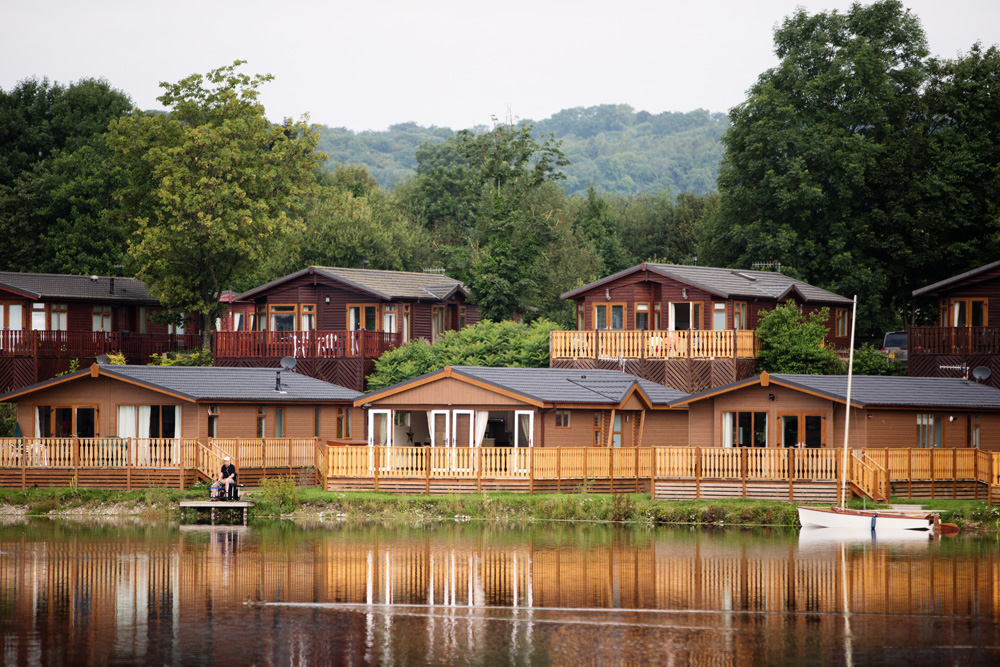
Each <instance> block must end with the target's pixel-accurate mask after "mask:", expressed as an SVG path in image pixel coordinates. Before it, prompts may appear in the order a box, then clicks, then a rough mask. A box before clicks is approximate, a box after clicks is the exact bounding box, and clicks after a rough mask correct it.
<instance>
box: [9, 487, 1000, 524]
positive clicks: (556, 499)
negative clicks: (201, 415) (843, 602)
mask: <svg viewBox="0 0 1000 667" xmlns="http://www.w3.org/2000/svg"><path fill="white" fill-rule="evenodd" d="M205 497H206V491H205V490H204V489H193V490H189V491H178V490H175V489H162V488H161V489H147V490H143V491H129V492H124V491H99V490H87V489H46V488H33V489H26V490H23V491H21V490H13V489H0V513H18V514H34V515H49V514H63V513H65V514H71V513H76V514H88V513H90V514H132V515H135V514H144V515H148V516H154V515H160V516H168V515H176V514H177V511H178V510H177V503H178V502H179V501H181V500H185V499H204V498H205ZM250 499H251V500H253V502H254V503H255V505H256V506H255V507H254V509H253V510H252V511H253V516H256V517H275V516H284V517H291V518H303V519H306V518H315V517H318V516H323V517H326V518H334V517H339V518H344V519H348V520H352V521H366V520H380V521H384V520H407V521H413V520H418V521H423V520H456V519H458V520H468V519H476V520H490V521H615V522H624V523H634V524H640V525H665V524H693V525H744V526H745V525H755V526H795V525H797V523H798V516H797V514H796V510H795V506H794V505H790V504H788V503H779V502H768V501H762V500H744V499H731V500H713V501H707V500H703V501H664V500H651V499H650V497H649V495H648V494H615V495H607V494H538V495H527V494H515V493H484V494H462V495H450V496H396V495H392V494H388V493H367V492H353V493H331V492H326V491H321V490H319V489H311V488H310V489H300V488H296V487H295V486H293V485H292V484H290V483H288V482H283V481H273V482H268V483H267V484H266V485H265V486H264V487H263V488H261V489H259V490H254V491H253V493H252V496H251V497H250ZM894 502H897V501H895V500H894ZM899 502H906V501H899ZM928 502H930V501H928ZM857 506H859V507H860V506H861V503H860V502H858V503H857ZM932 507H933V509H940V510H943V513H942V521H948V522H953V523H956V524H958V525H959V526H960V527H963V528H966V529H977V530H998V529H1000V507H988V506H987V505H986V503H985V501H967V500H935V501H933V503H932Z"/></svg>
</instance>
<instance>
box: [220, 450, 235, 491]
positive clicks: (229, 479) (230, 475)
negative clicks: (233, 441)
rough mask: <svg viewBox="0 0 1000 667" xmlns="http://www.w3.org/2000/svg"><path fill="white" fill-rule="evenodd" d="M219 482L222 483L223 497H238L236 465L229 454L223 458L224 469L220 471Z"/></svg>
mask: <svg viewBox="0 0 1000 667" xmlns="http://www.w3.org/2000/svg"><path fill="white" fill-rule="evenodd" d="M219 482H221V483H222V486H223V490H222V497H223V498H228V499H229V500H234V499H235V498H236V466H234V465H233V462H232V461H231V460H230V458H229V457H228V456H227V457H225V458H224V459H222V470H220V471H219Z"/></svg>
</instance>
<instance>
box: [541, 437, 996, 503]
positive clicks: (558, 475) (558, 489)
mask: <svg viewBox="0 0 1000 667" xmlns="http://www.w3.org/2000/svg"><path fill="white" fill-rule="evenodd" d="M990 479H992V477H991V478H990ZM556 493H562V447H556Z"/></svg>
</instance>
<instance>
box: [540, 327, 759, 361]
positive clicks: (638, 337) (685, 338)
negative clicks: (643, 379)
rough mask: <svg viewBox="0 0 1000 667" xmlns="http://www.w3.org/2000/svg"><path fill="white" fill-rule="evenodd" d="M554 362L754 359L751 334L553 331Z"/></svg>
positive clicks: (754, 339)
mask: <svg viewBox="0 0 1000 667" xmlns="http://www.w3.org/2000/svg"><path fill="white" fill-rule="evenodd" d="M549 356H550V358H553V359H689V358H691V359H706V358H715V357H722V358H746V359H753V358H756V356H757V334H756V332H754V331H744V330H729V331H712V330H695V331H553V332H551V334H550V338H549Z"/></svg>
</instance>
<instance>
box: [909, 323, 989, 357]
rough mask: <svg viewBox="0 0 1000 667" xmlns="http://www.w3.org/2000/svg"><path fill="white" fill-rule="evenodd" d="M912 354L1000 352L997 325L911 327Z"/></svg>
mask: <svg viewBox="0 0 1000 667" xmlns="http://www.w3.org/2000/svg"><path fill="white" fill-rule="evenodd" d="M909 350H910V354H911V355H913V354H918V355H919V354H947V355H956V354H958V355H965V354H970V355H985V354H996V353H997V352H1000V328H997V327H911V328H910V336H909Z"/></svg>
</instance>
